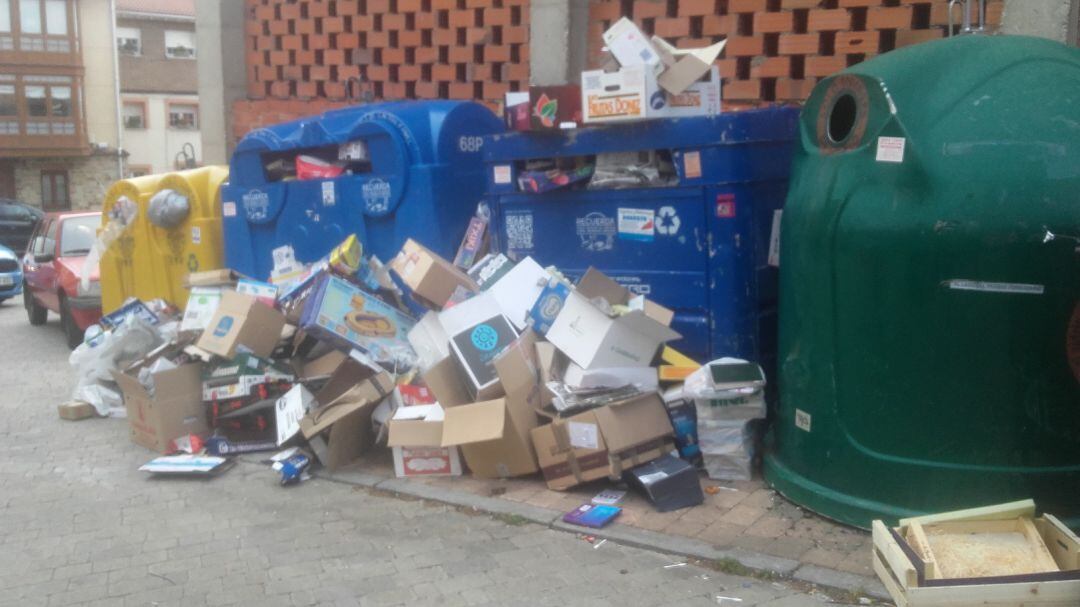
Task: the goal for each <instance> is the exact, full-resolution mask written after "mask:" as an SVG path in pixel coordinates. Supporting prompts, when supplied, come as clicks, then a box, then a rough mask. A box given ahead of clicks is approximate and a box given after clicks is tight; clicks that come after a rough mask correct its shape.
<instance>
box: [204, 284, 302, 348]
mask: <svg viewBox="0 0 1080 607" xmlns="http://www.w3.org/2000/svg"><path fill="white" fill-rule="evenodd" d="M284 327H285V317H284V316H282V315H281V313H280V312H278V311H277V310H275V309H273V308H271V307H270V306H267V305H266V304H263V303H260V302H259V301H258V300H256V299H255V298H254V297H252V296H250V295H243V294H241V293H237V292H235V291H226V292H225V293H224V294H223V295H222V298H221V303H220V304H219V305H218V309H217V312H215V313H214V317H213V318H212V319H211V320H210V325H209V326H208V327H207V329H206V331H203V334H202V335H201V336H200V337H199V341H198V342H197V343H196V344H195V345H197V346H198V347H199V348H201V349H203V350H206V351H207V352H210V353H211V354H217V355H218V356H221V357H224V358H232V357H233V356H235V355H236V351H237V348H238V347H239V346H243V347H245V348H247V349H248V350H250V351H251V353H252V354H254V355H256V356H261V357H263V358H267V357H269V356H270V354H272V353H273V351H274V348H275V347H276V346H277V344H278V341H279V340H280V338H281V330H282V328H284Z"/></svg>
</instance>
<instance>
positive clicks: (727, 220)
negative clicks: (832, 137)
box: [484, 107, 799, 369]
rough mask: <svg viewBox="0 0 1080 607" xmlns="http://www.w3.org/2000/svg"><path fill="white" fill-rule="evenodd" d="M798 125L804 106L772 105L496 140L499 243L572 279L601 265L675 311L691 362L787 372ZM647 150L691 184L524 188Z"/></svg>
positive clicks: (491, 177)
mask: <svg viewBox="0 0 1080 607" xmlns="http://www.w3.org/2000/svg"><path fill="white" fill-rule="evenodd" d="M798 116H799V111H798V109H797V108H791V107H772V108H766V109H759V110H751V111H745V112H735V113H727V114H720V115H717V116H708V117H697V118H679V119H661V120H649V121H643V122H635V123H626V124H618V125H609V126H602V127H599V126H597V127H586V128H580V129H576V130H569V131H560V132H551V133H534V132H528V133H527V132H520V133H505V134H496V135H492V136H491V137H489V138H488V139H487V141H486V143H485V144H484V163H485V165H486V167H487V182H488V198H489V204H490V206H491V207H492V216H493V234H494V241H495V243H496V246H497V247H498V248H499V250H500V251H502V252H504V253H506V254H507V255H508V256H509V257H511V258H521V257H524V256H526V255H529V256H532V257H533V258H534V259H536V260H537V262H539V263H540V264H542V265H554V266H557V267H558V268H559V269H560V270H561V271H563V272H564V273H566V274H568V275H569V276H571V277H578V276H580V275H581V274H582V273H584V272H585V270H587V269H588V268H589V267H590V266H593V267H595V268H597V269H599V270H601V271H603V272H604V273H606V274H608V275H609V276H611V277H612V278H614V279H615V280H617V281H619V282H620V283H621V284H623V285H624V286H626V287H628V288H629V289H630V290H631V291H633V292H636V293H641V294H644V295H646V296H647V297H648V298H650V299H652V300H654V301H656V302H658V303H660V304H662V305H664V306H667V307H669V308H672V309H673V310H674V311H675V313H676V314H675V321H674V323H673V324H672V327H673V328H674V329H675V330H677V331H679V333H681V334H682V335H683V339H682V340H680V341H679V342H675V343H673V344H672V346H673V347H675V348H677V349H679V350H681V351H682V352H684V353H685V354H687V355H690V356H692V357H695V358H697V359H699V360H708V359H712V358H717V357H721V356H737V357H742V358H747V359H750V360H754V361H758V362H759V363H761V364H762V366H763V367H765V368H766V369H770V368H775V367H774V361H775V355H776V354H775V353H776V332H777V329H776V310H777V289H778V286H777V281H778V272H777V268H776V267H775V266H770V265H769V249H770V239H771V237H772V235H773V231H774V229H775V230H776V231H777V232H778V231H779V222H778V221H776V222H775V223H774V212H775V211H777V210H779V209H780V208H781V207H782V206H783V203H784V197H785V195H786V193H787V186H788V174H789V172H790V164H791V156H792V151H793V150H794V142H795V138H796V133H797V128H796V127H797V120H798ZM644 151H656V152H658V153H659V155H660V156H661V157H662V158H664V159H669V160H670V162H671V163H672V164H673V165H674V169H675V173H676V176H677V182H676V183H671V182H668V183H666V184H664V185H661V186H655V185H654V186H644V187H633V188H626V189H587V188H584V187H582V186H581V185H576V186H570V187H566V188H561V189H555V190H551V191H547V192H543V193H528V192H525V191H522V190H521V188H520V187H519V185H518V177H519V175H520V174H521V172H522V171H523V170H525V169H524V167H525V164H526V162H527V161H535V160H540V159H547V158H564V159H569V158H574V157H580V158H586V159H587V160H589V161H591V160H592V159H594V158H595V157H596V156H597V155H598V154H613V153H619V152H644ZM632 160H633V158H627V159H626V161H627V162H629V161H632ZM776 219H778V217H776ZM774 225H775V226H776V227H775V228H774ZM777 237H778V235H777Z"/></svg>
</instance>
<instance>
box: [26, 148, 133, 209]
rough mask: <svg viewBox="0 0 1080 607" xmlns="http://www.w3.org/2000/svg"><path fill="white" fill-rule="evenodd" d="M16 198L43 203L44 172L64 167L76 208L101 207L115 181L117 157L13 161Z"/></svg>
mask: <svg viewBox="0 0 1080 607" xmlns="http://www.w3.org/2000/svg"><path fill="white" fill-rule="evenodd" d="M14 165H15V194H16V198H18V199H19V200H21V201H23V202H25V203H27V204H32V205H34V206H37V207H40V206H41V171H42V170H44V169H63V170H66V171H67V173H68V191H69V192H70V195H71V208H72V209H73V210H83V209H92V210H98V209H100V208H101V203H102V200H104V198H105V191H106V190H108V189H109V186H110V185H112V182H113V181H114V180H116V156H114V155H112V154H94V155H91V156H86V157H78V158H33V159H23V160H16V161H14Z"/></svg>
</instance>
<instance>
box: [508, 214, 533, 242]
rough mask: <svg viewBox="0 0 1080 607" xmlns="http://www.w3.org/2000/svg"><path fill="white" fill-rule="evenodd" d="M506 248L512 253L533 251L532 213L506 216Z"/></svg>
mask: <svg viewBox="0 0 1080 607" xmlns="http://www.w3.org/2000/svg"><path fill="white" fill-rule="evenodd" d="M504 223H505V225H506V247H507V249H509V250H510V251H532V250H533V215H532V211H526V212H524V213H520V212H515V213H509V212H508V213H507V214H506V220H505V222H504Z"/></svg>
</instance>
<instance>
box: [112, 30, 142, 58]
mask: <svg viewBox="0 0 1080 607" xmlns="http://www.w3.org/2000/svg"><path fill="white" fill-rule="evenodd" d="M116 50H118V51H119V52H120V54H121V55H132V56H135V57H138V56H139V55H140V54H142V31H141V30H139V28H137V27H118V28H116Z"/></svg>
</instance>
